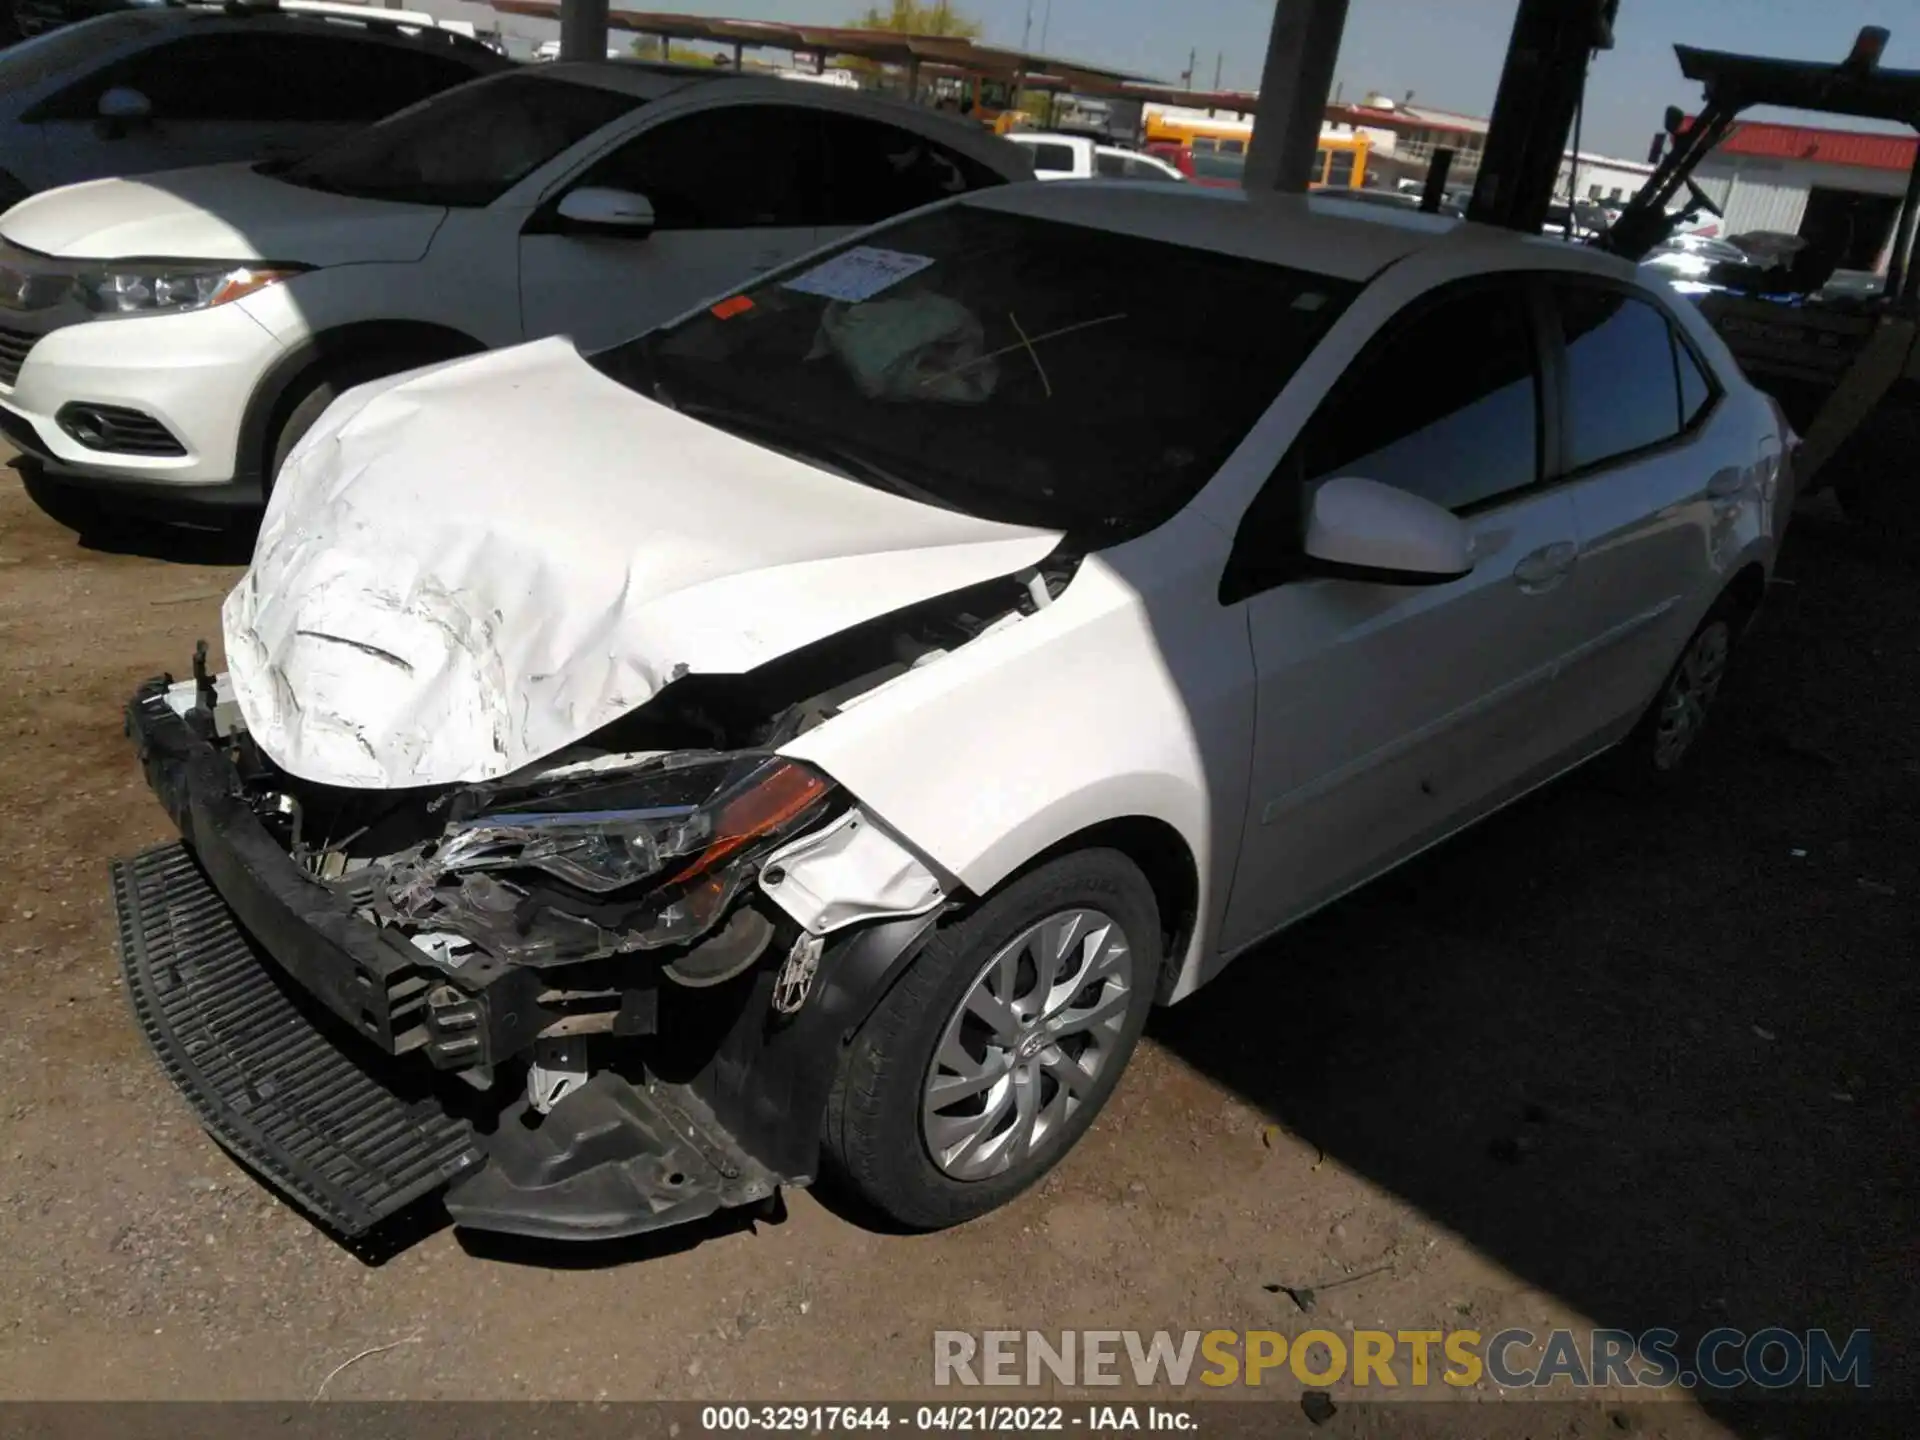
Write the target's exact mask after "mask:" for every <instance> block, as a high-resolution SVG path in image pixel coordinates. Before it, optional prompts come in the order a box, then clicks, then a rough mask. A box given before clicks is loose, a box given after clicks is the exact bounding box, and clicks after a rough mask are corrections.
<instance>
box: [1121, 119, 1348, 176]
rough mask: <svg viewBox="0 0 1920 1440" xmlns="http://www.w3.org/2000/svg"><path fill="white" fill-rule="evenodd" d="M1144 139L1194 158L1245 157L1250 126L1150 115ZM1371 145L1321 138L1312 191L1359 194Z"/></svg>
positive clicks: (1335, 137)
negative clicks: (1189, 153) (1187, 152)
mask: <svg viewBox="0 0 1920 1440" xmlns="http://www.w3.org/2000/svg"><path fill="white" fill-rule="evenodd" d="M1146 138H1147V143H1148V144H1149V145H1154V144H1163V145H1186V146H1190V147H1191V148H1192V150H1193V153H1194V154H1196V155H1239V156H1245V155H1246V153H1247V144H1248V142H1249V141H1250V140H1252V138H1253V126H1252V125H1249V124H1246V123H1244V122H1242V121H1237V120H1216V119H1211V118H1205V119H1198V118H1188V117H1185V116H1180V117H1175V116H1171V115H1149V116H1148V117H1147V137H1146ZM1370 143H1371V142H1370V141H1369V140H1368V138H1367V137H1366V136H1365V135H1323V136H1321V137H1320V150H1319V153H1318V154H1317V155H1316V156H1315V157H1314V167H1313V179H1312V180H1311V181H1310V182H1309V183H1310V184H1311V186H1312V188H1313V189H1315V190H1319V189H1322V188H1327V189H1334V190H1340V189H1347V190H1358V189H1359V188H1360V187H1361V186H1362V185H1364V184H1365V183H1366V179H1367V148H1368V146H1369V144H1370Z"/></svg>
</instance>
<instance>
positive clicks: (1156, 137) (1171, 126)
mask: <svg viewBox="0 0 1920 1440" xmlns="http://www.w3.org/2000/svg"><path fill="white" fill-rule="evenodd" d="M1252 138H1253V126H1252V125H1251V124H1250V123H1248V122H1247V121H1244V120H1217V119H1214V118H1212V117H1210V116H1206V117H1201V116H1186V115H1179V116H1175V115H1161V114H1153V115H1149V116H1147V136H1146V140H1147V144H1149V145H1189V146H1192V147H1193V149H1195V150H1197V151H1199V152H1200V153H1202V154H1215V155H1244V154H1246V153H1247V141H1249V140H1250V139H1252Z"/></svg>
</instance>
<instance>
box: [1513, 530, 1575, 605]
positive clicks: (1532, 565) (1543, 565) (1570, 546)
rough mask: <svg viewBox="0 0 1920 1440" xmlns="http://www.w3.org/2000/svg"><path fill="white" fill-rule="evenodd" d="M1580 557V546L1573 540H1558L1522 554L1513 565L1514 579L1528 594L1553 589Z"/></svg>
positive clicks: (1565, 576)
mask: <svg viewBox="0 0 1920 1440" xmlns="http://www.w3.org/2000/svg"><path fill="white" fill-rule="evenodd" d="M1579 558H1580V547H1579V546H1578V545H1576V544H1574V543H1573V541H1571V540H1556V541H1554V543H1553V544H1551V545H1542V546H1541V547H1540V548H1539V549H1538V550H1533V551H1529V552H1528V553H1527V554H1525V555H1522V556H1521V557H1520V559H1519V560H1518V562H1516V563H1515V565H1514V567H1513V580H1514V583H1515V584H1516V585H1518V586H1519V587H1520V588H1521V589H1522V590H1525V591H1526V592H1527V593H1528V594H1530V595H1532V594H1538V593H1540V592H1542V591H1545V590H1551V589H1552V588H1553V587H1554V586H1556V585H1558V584H1559V583H1560V582H1561V581H1562V580H1564V579H1566V578H1567V574H1568V572H1569V571H1571V570H1572V569H1573V562H1574V561H1575V560H1577V559H1579Z"/></svg>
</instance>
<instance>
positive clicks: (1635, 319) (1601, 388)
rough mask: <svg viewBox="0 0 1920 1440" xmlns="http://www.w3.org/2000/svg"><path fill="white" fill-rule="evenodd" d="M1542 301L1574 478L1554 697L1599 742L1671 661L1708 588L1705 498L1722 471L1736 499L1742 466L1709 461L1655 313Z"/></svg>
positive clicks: (1706, 419)
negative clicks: (1569, 569) (1564, 667)
mask: <svg viewBox="0 0 1920 1440" xmlns="http://www.w3.org/2000/svg"><path fill="white" fill-rule="evenodd" d="M1553 299H1554V304H1553V311H1554V315H1555V317H1556V319H1557V321H1558V324H1559V326H1560V332H1561V338H1562V343H1563V347H1564V349H1563V353H1564V366H1563V371H1564V378H1563V381H1562V394H1563V397H1564V400H1563V403H1564V406H1565V411H1566V415H1567V426H1566V437H1567V442H1566V443H1567V454H1566V456H1565V461H1566V463H1567V465H1568V466H1569V467H1570V468H1575V469H1585V471H1586V473H1585V474H1584V475H1583V476H1582V477H1581V478H1579V479H1576V480H1574V481H1573V482H1572V483H1570V484H1569V485H1568V486H1567V487H1566V489H1567V492H1568V494H1569V495H1570V496H1571V498H1572V501H1573V507H1574V517H1575V521H1576V523H1577V525H1578V527H1579V533H1580V542H1581V560H1580V573H1579V576H1578V580H1577V583H1576V585H1575V601H1576V604H1577V608H1578V614H1579V625H1580V631H1581V634H1580V643H1579V646H1578V648H1577V649H1576V651H1575V653H1574V654H1573V655H1571V656H1570V657H1569V660H1568V675H1567V684H1568V688H1569V690H1570V692H1571V693H1572V696H1573V699H1574V702H1575V703H1576V704H1577V705H1579V706H1580V710H1581V714H1582V716H1583V718H1584V720H1585V725H1586V729H1587V731H1588V733H1589V734H1590V735H1591V736H1593V737H1595V738H1596V739H1601V740H1604V739H1608V738H1611V736H1612V734H1613V733H1617V731H1618V730H1619V728H1620V727H1621V726H1622V725H1624V724H1627V723H1630V722H1631V721H1632V719H1633V718H1634V717H1636V716H1637V715H1638V714H1639V712H1640V711H1641V710H1642V709H1643V708H1644V707H1645V706H1646V704H1647V703H1648V701H1649V700H1650V699H1651V698H1652V696H1653V693H1654V691H1655V690H1656V689H1657V688H1658V686H1659V684H1660V681H1661V679H1662V677H1663V676H1664V675H1665V674H1666V671H1667V669H1668V668H1669V667H1670V666H1671V665H1672V663H1673V661H1674V659H1675V657H1676V656H1677V655H1678V654H1679V653H1680V647H1681V646H1682V645H1683V644H1684V643H1685V641H1686V637H1687V631H1688V629H1689V627H1690V626H1691V625H1692V624H1693V623H1694V620H1695V618H1696V616H1695V610H1696V608H1697V607H1696V605H1695V604H1694V603H1693V601H1694V599H1695V597H1697V596H1698V595H1699V593H1700V591H1701V590H1702V589H1703V587H1705V586H1708V585H1710V584H1711V583H1712V558H1711V557H1712V551H1713V531H1714V527H1715V523H1716V521H1715V515H1716V512H1717V509H1718V507H1719V504H1720V503H1721V502H1717V501H1716V500H1715V499H1714V498H1713V496H1712V495H1711V493H1710V492H1711V490H1712V489H1713V488H1714V487H1715V485H1716V483H1718V484H1719V485H1720V486H1721V488H1725V484H1726V479H1727V476H1726V475H1723V474H1721V472H1722V471H1723V470H1726V471H1727V472H1728V474H1730V475H1731V476H1732V478H1733V480H1734V482H1735V488H1736V490H1738V489H1740V488H1741V487H1742V486H1743V485H1744V481H1745V478H1746V470H1745V468H1744V464H1743V462H1744V461H1746V460H1747V459H1749V458H1750V457H1747V456H1742V455H1737V454H1735V455H1728V454H1725V453H1723V452H1724V451H1725V446H1724V444H1723V443H1721V442H1719V441H1717V440H1716V438H1715V435H1714V427H1713V425H1712V419H1711V416H1710V415H1709V414H1707V413H1706V411H1707V405H1708V403H1709V401H1710V396H1709V394H1708V393H1707V391H1706V388H1705V382H1704V378H1703V377H1701V376H1700V375H1699V372H1698V371H1697V370H1695V371H1694V372H1693V375H1692V377H1691V378H1692V380H1693V382H1694V383H1692V384H1689V385H1688V386H1687V387H1685V389H1684V391H1683V389H1682V386H1681V385H1680V382H1679V371H1678V369H1677V367H1678V365H1679V364H1681V363H1684V364H1685V365H1687V366H1688V367H1692V366H1693V365H1694V361H1693V359H1692V356H1691V355H1690V354H1688V353H1686V352H1685V350H1684V347H1682V348H1681V349H1676V348H1675V345H1676V341H1675V339H1674V337H1673V334H1672V328H1671V323H1670V322H1669V321H1668V320H1667V319H1666V317H1665V316H1664V315H1663V314H1661V313H1660V311H1659V310H1658V308H1657V307H1656V306H1655V305H1653V304H1652V303H1651V302H1650V301H1647V300H1645V299H1641V298H1637V297H1635V296H1633V295H1631V294H1629V293H1626V292H1624V291H1622V290H1621V289H1620V288H1618V287H1605V286H1599V285H1591V284H1588V285H1582V284H1576V283H1572V282H1566V281H1560V282H1556V283H1555V284H1554V286H1553ZM1683 428H1684V432H1685V433H1683Z"/></svg>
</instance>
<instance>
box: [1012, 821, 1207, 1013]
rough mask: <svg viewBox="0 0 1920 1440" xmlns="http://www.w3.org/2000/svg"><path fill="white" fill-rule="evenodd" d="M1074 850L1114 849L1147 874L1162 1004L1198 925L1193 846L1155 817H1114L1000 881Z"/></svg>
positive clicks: (1197, 880) (1071, 837) (1057, 845)
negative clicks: (1155, 916)
mask: <svg viewBox="0 0 1920 1440" xmlns="http://www.w3.org/2000/svg"><path fill="white" fill-rule="evenodd" d="M1076 850H1115V851H1118V852H1119V853H1120V854H1122V855H1124V856H1126V858H1127V859H1129V860H1131V861H1132V862H1133V863H1134V864H1135V865H1137V866H1139V867H1140V873H1141V874H1142V875H1144V876H1146V880H1147V885H1148V886H1149V887H1150V888H1151V889H1152V891H1153V900H1154V905H1155V907H1156V908H1157V909H1158V910H1159V912H1160V947H1161V953H1160V976H1159V981H1158V985H1157V989H1156V992H1155V998H1156V999H1157V1000H1158V1001H1161V1002H1165V1001H1166V1000H1167V999H1169V998H1170V995H1171V992H1172V990H1173V987H1174V984H1175V982H1177V981H1178V979H1179V978H1180V974H1181V972H1182V970H1183V969H1184V968H1185V966H1186V961H1187V951H1188V950H1189V949H1190V948H1191V947H1192V944H1193V938H1194V932H1195V930H1196V928H1197V927H1198V925H1199V919H1200V865H1199V862H1198V860H1197V859H1196V858H1195V857H1194V853H1193V847H1192V846H1191V845H1189V844H1188V843H1187V838H1186V836H1184V835H1182V834H1181V833H1180V832H1179V831H1178V830H1176V829H1175V828H1174V827H1173V826H1172V825H1171V824H1169V823H1168V822H1167V821H1165V820H1162V819H1160V818H1159V817H1157V816H1153V815H1116V816H1114V817H1112V818H1111V819H1107V820H1098V821H1095V822H1094V823H1092V824H1090V825H1087V826H1085V827H1083V828H1082V829H1079V830H1076V831H1074V832H1073V833H1072V834H1070V835H1064V836H1062V837H1061V838H1060V839H1058V840H1056V841H1054V842H1053V843H1052V844H1051V845H1049V846H1047V847H1046V848H1045V849H1043V850H1041V851H1039V852H1038V853H1037V854H1035V855H1033V856H1032V857H1030V858H1029V859H1028V860H1027V861H1026V862H1025V863H1024V864H1022V865H1020V866H1019V867H1018V868H1016V869H1015V870H1013V871H1012V872H1010V873H1009V874H1007V875H1006V876H1004V877H1003V878H1002V879H1001V881H1000V885H1006V884H1009V883H1011V882H1012V881H1014V880H1016V879H1018V878H1019V877H1020V876H1022V875H1024V874H1026V873H1027V872H1028V871H1030V870H1034V869H1037V868H1038V867H1040V866H1042V865H1044V864H1046V863H1047V862H1048V861H1050V860H1053V859H1057V858H1058V857H1059V856H1061V855H1066V854H1071V853H1072V852H1073V851H1076ZM995 888H996V889H998V888H999V886H996V887H995Z"/></svg>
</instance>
